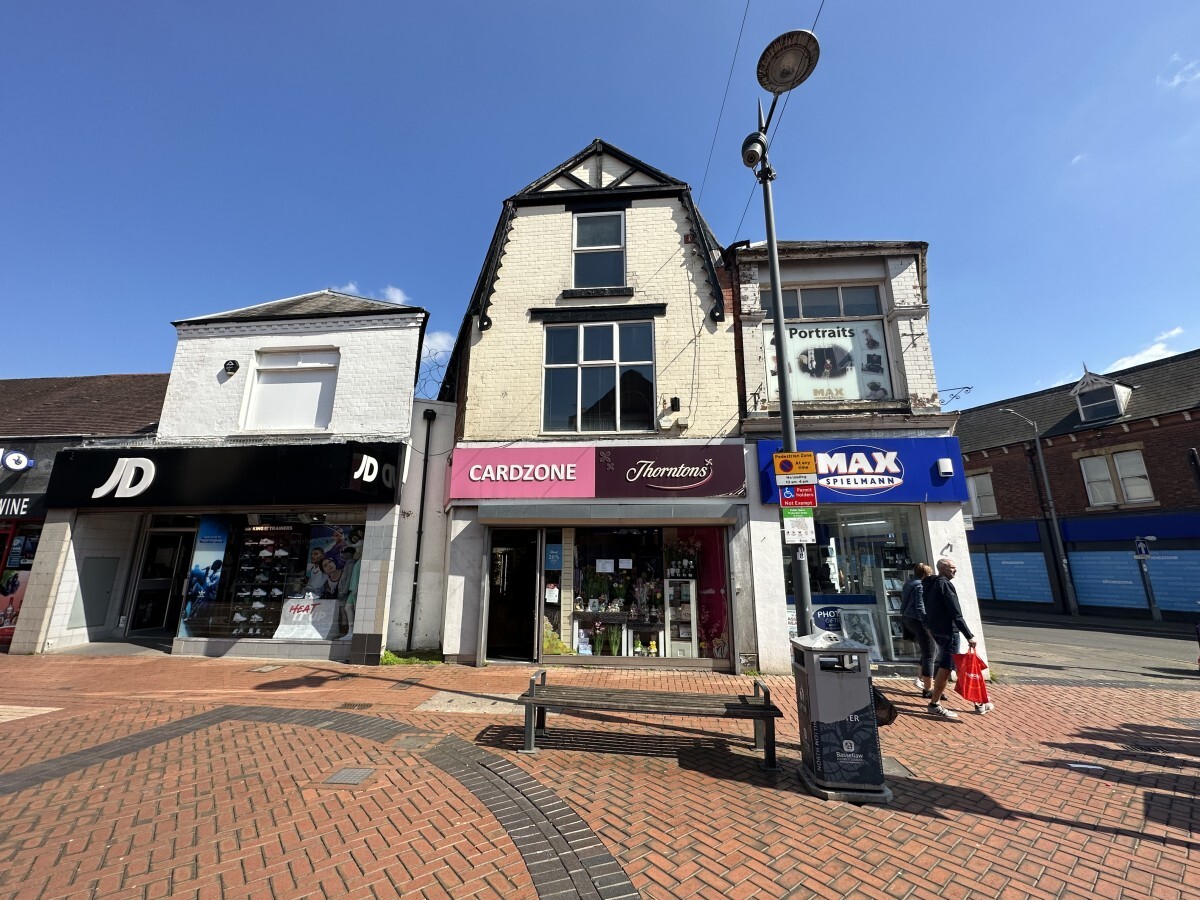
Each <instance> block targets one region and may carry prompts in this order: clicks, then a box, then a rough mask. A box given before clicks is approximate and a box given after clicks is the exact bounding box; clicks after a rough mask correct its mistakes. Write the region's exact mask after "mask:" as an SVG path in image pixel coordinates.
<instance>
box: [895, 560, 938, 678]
mask: <svg viewBox="0 0 1200 900" xmlns="http://www.w3.org/2000/svg"><path fill="white" fill-rule="evenodd" d="M932 574H933V568H932V567H931V566H928V565H926V564H925V563H917V564H916V565H915V566H913V577H912V578H910V579H909V580H908V581H906V582H905V584H904V588H903V590H902V591H901V593H900V598H901V599H900V616H901V622H902V624H903V625H904V629H905V631H907V632H908V633H909V634H912V635H913V640H915V641H916V642H917V646H919V647H920V648H921V661H920V662H919V663H918V664H917V677H916V679H914V681H913V684H915V685H916V686H917V687H919V688H920V689H921V696H922V697H924V698H925V699H926V700H928V699H929V698H930V697H932V696H933V655H934V643H933V635H932V634H930V633H929V627H928V626H927V625H926V624H925V589H924V587H923V585H922V584H921V582H922V581H923V580H924V579H926V578H928V577H929V576H931V575H932Z"/></svg>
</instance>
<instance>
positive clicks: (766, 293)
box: [758, 281, 887, 322]
mask: <svg viewBox="0 0 1200 900" xmlns="http://www.w3.org/2000/svg"><path fill="white" fill-rule="evenodd" d="M867 287H871V288H875V296H876V297H878V298H879V312H877V313H871V314H869V315H865V316H863V315H853V316H851V315H847V314H846V312H845V310H846V302H845V300H844V299H842V289H843V288H867ZM831 288H832V289H834V290H836V291H837V293H838V315H836V316H817V317H814V318H805V316H804V301H803V299H802V298H801V295H800V294H801V291H823V290H829V289H831ZM788 291H795V293H796V315H794V316H789V315H788V314H787V299H786V298H784V301H783V318H784V321H785V322H849V321H854V320H855V319H869V320H870V319H886V317H887V308H886V302H885V297H886V293H885V291H884V285H883V284H882V283H881V282H878V281H864V282H861V283H855V282H842V281H839V282H837V283H836V284H788V285H784V286H783V287H781V288H780V289H779V292H780V294H781V295H783V294H786V293H787V292H788ZM758 295H759V303H760V305H761V306H762V308H763V312H764V313H766V318H767V321H768V322H772V321H774V320H775V310H774V308H773V306H772V304H771V288H770V286H769V285H768V286H767V287H765V288H764V287H762V286H761V285H760V286H759V289H758Z"/></svg>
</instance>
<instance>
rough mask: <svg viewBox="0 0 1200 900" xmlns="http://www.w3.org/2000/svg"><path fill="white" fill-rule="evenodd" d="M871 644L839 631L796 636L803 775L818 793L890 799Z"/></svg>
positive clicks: (794, 666)
mask: <svg viewBox="0 0 1200 900" xmlns="http://www.w3.org/2000/svg"><path fill="white" fill-rule="evenodd" d="M869 654H870V648H869V647H867V646H866V645H864V644H860V643H858V642H856V641H850V640H844V639H842V640H839V639H838V638H837V637H836V636H835V635H830V634H820V635H808V636H806V637H801V638H793V639H792V675H793V676H794V677H795V679H796V710H797V712H798V713H799V716H800V749H801V754H802V756H803V762H802V763H801V765H800V772H799V774H800V780H801V781H803V782H804V786H805V787H806V788H807V789H808V790H809V791H810V792H811V793H812V794H814V795H816V796H818V797H822V798H824V799H826V800H845V801H849V802H851V803H887V802H888V801H890V800H891V799H892V792H891V790H889V789H888V787H887V785H886V784H884V780H883V751H882V750H881V748H880V746H879V725H878V722H877V721H876V718H875V699H874V695H873V693H872V690H871V658H870V655H869Z"/></svg>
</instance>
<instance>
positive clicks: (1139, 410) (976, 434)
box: [957, 350, 1200, 453]
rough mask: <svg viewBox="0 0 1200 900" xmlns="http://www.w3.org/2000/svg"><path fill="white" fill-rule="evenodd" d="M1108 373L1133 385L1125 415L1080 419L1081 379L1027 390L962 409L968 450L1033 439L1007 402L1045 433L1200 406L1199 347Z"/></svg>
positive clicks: (962, 441) (961, 422)
mask: <svg viewBox="0 0 1200 900" xmlns="http://www.w3.org/2000/svg"><path fill="white" fill-rule="evenodd" d="M1106 374H1107V376H1108V377H1109V378H1111V379H1113V380H1114V381H1116V382H1118V383H1120V384H1124V385H1126V386H1128V387H1130V388H1132V389H1133V393H1132V394H1131V395H1130V397H1129V405H1128V406H1127V407H1126V408H1125V415H1123V416H1120V417H1118V418H1111V419H1104V420H1103V421H1101V422H1087V423H1084V422H1082V421H1080V418H1079V407H1078V406H1077V405H1076V403H1075V398H1074V397H1073V396H1071V390H1072V388H1074V387H1075V384H1076V383H1077V381H1073V382H1071V383H1070V384H1064V385H1059V386H1058V387H1053V388H1048V389H1046V390H1044V391H1038V392H1037V393H1035V394H1024V395H1022V396H1019V397H1013V398H1011V399H1009V400H999V401H997V402H995V403H988V404H986V405H985V406H976V407H973V408H972V409H965V410H963V411H962V412H961V413H960V414H959V420H958V429H957V434H958V440H959V443H960V444H961V445H962V450H963V452H964V453H970V452H972V451H974V450H987V449H989V448H991V447H1002V446H1005V445H1008V444H1015V443H1019V442H1021V441H1026V440H1029V439H1030V437H1031V434H1032V429H1031V428H1030V427H1029V426H1028V425H1027V424H1026V423H1025V422H1022V421H1021V420H1020V419H1019V418H1017V417H1016V416H1014V415H1012V414H1011V413H1003V412H1000V410H1001V408H1004V407H1007V408H1009V409H1013V410H1016V411H1017V412H1018V413H1020V414H1021V415H1023V416H1025V417H1026V418H1028V419H1032V420H1033V421H1034V422H1036V423H1037V426H1038V431H1039V433H1040V434H1041V435H1042V436H1043V437H1055V436H1056V435H1064V434H1070V433H1072V432H1075V431H1088V430H1091V429H1094V428H1097V427H1099V426H1102V425H1111V424H1120V423H1122V422H1131V421H1134V420H1136V419H1148V418H1150V417H1151V416H1163V415H1166V414H1168V413H1173V412H1181V411H1183V410H1194V409H1197V408H1198V407H1200V350H1191V351H1189V352H1187V353H1180V354H1178V355H1176V356H1169V357H1167V358H1166V359H1160V360H1156V361H1155V362H1150V363H1143V364H1142V365H1140V366H1133V367H1131V368H1128V369H1120V370H1118V371H1115V372H1108V373H1106ZM1081 377H1082V376H1081Z"/></svg>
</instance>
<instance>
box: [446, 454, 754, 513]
mask: <svg viewBox="0 0 1200 900" xmlns="http://www.w3.org/2000/svg"><path fill="white" fill-rule="evenodd" d="M742 453H743V451H742V447H741V446H740V445H725V444H719V445H710V446H704V445H684V446H674V445H663V444H646V445H628V446H609V447H595V446H584V447H580V446H562V445H557V446H547V447H495V448H491V447H459V448H458V449H457V450H455V451H454V458H453V460H452V461H451V469H450V497H451V499H454V500H472V499H480V500H482V499H505V498H603V497H657V498H673V497H719V496H728V497H742V496H745V493H746V467H745V462H744V459H743V455H742Z"/></svg>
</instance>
